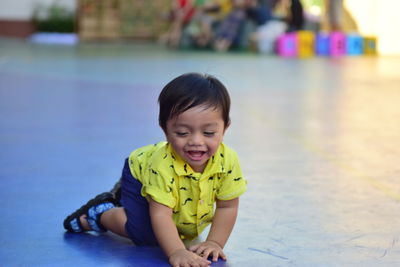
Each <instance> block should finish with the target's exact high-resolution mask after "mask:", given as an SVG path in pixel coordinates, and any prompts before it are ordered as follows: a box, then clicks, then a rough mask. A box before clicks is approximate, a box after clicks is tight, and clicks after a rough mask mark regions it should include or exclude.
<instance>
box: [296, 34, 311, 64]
mask: <svg viewBox="0 0 400 267" xmlns="http://www.w3.org/2000/svg"><path fill="white" fill-rule="evenodd" d="M297 42H298V56H299V57H300V58H307V57H312V56H314V51H315V34H314V32H312V31H298V32H297Z"/></svg>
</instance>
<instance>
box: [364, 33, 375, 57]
mask: <svg viewBox="0 0 400 267" xmlns="http://www.w3.org/2000/svg"><path fill="white" fill-rule="evenodd" d="M364 54H366V55H376V37H372V36H368V37H364Z"/></svg>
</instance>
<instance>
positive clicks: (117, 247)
mask: <svg viewBox="0 0 400 267" xmlns="http://www.w3.org/2000/svg"><path fill="white" fill-rule="evenodd" d="M189 71H196V72H203V73H204V72H206V73H210V74H214V75H216V76H217V77H219V78H220V79H221V80H222V81H223V82H224V83H225V84H226V85H227V87H228V88H229V90H230V92H231V97H232V102H233V106H232V126H231V128H230V129H229V131H228V133H227V136H226V138H225V142H226V143H228V144H229V145H230V146H232V147H233V148H235V149H236V150H237V152H238V153H239V156H240V158H241V162H242V168H243V171H244V173H245V175H246V177H247V179H248V180H249V189H248V192H247V193H246V194H245V195H244V196H243V197H242V198H241V207H240V213H239V218H238V221H237V224H236V227H235V229H234V232H233V233H232V236H231V238H230V240H229V242H228V244H227V246H226V248H225V252H226V254H227V255H228V261H227V262H223V261H219V262H218V263H214V264H213V265H212V266H229V267H231V266H234V267H242V266H246V267H247V266H356V265H357V266H399V265H400V239H399V238H400V167H399V166H400V165H399V159H400V86H399V85H400V58H398V57H397V58H396V57H345V58H342V59H329V58H313V59H309V60H285V59H281V58H277V57H273V56H259V55H255V54H249V53H245V54H240V53H229V54H215V53H209V52H193V51H192V52H189V51H186V52H177V51H167V50H165V49H164V48H160V47H157V46H155V45H145V44H86V45H80V46H78V47H63V46H40V45H30V44H26V43H23V42H20V41H16V40H8V39H0V147H1V150H0V178H1V180H0V195H1V197H2V201H1V202H0V203H2V206H3V207H4V210H3V213H2V216H1V218H0V238H1V241H2V242H1V243H0V266H168V263H167V260H166V259H165V257H164V256H163V254H162V252H161V251H160V250H159V249H158V248H151V247H150V248H149V247H142V248H141V247H135V246H134V245H133V244H132V243H130V241H128V240H126V239H123V238H119V237H117V236H115V235H113V234H102V235H95V234H78V235H76V234H68V233H65V232H64V229H63V227H62V221H63V219H64V217H65V216H66V215H68V214H69V213H70V212H71V211H73V210H75V209H76V208H78V207H79V206H80V205H81V204H83V203H84V202H86V201H87V200H88V199H89V198H90V197H92V196H94V195H95V194H97V193H99V192H102V191H106V190H108V189H110V188H111V187H112V186H113V184H114V182H115V181H116V180H117V179H118V177H119V175H120V172H121V169H122V164H123V160H124V158H125V157H126V156H127V155H128V154H129V153H130V151H131V150H133V149H135V148H136V147H138V146H142V145H145V144H150V143H154V142H157V141H159V140H161V139H162V138H163V134H162V132H161V130H160V129H159V128H158V126H157V102H156V99H157V96H158V93H159V91H160V90H161V88H162V87H163V85H165V84H166V83H167V82H168V81H170V80H171V79H172V78H174V77H175V76H178V75H180V74H182V73H184V72H189ZM205 235H206V233H205V234H203V235H202V236H201V237H200V239H204V237H205Z"/></svg>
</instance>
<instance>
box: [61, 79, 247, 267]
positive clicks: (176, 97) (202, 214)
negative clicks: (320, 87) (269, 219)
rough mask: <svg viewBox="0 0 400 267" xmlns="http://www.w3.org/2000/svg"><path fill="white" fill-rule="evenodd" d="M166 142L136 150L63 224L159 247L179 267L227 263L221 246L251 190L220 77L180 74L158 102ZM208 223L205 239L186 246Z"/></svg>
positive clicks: (77, 231)
mask: <svg viewBox="0 0 400 267" xmlns="http://www.w3.org/2000/svg"><path fill="white" fill-rule="evenodd" d="M158 102H159V107H160V112H159V125H160V127H161V128H162V130H163V131H164V133H165V137H166V142H165V141H163V142H159V143H156V144H154V145H148V146H145V147H141V148H138V149H136V150H134V151H133V152H132V153H131V154H130V156H129V157H128V158H127V159H126V160H125V165H124V168H123V171H122V177H121V179H120V182H119V183H118V184H117V185H116V187H115V188H114V189H113V190H112V191H111V192H105V193H102V194H100V195H98V196H96V197H95V198H93V199H91V200H90V201H88V202H87V203H86V204H85V205H83V206H82V207H81V208H80V209H78V210H77V211H75V212H74V213H72V214H71V215H69V216H68V217H67V218H66V219H65V220H64V227H65V229H67V230H68V231H69V232H74V233H81V232H84V231H97V232H104V231H107V230H110V231H112V232H114V233H116V234H118V235H121V236H124V237H127V238H130V239H131V240H132V241H133V242H134V243H135V244H136V245H138V246H149V245H159V246H161V248H162V249H163V251H164V252H165V255H166V256H167V257H168V260H169V263H170V264H171V265H172V266H174V267H180V266H202V267H203V266H209V265H210V264H211V262H210V261H209V260H208V259H209V258H210V259H211V260H212V261H217V260H218V258H222V259H223V260H226V256H225V254H224V252H223V248H224V246H225V244H226V242H227V240H228V238H229V235H230V233H231V231H232V229H233V226H234V224H235V220H236V217H237V213H238V206H239V196H240V195H242V194H243V193H244V192H245V191H246V180H245V179H244V178H243V175H242V172H241V169H240V165H239V161H238V157H237V154H236V153H235V152H234V151H233V150H232V149H231V148H229V147H228V146H227V145H225V144H224V143H223V142H222V141H223V137H224V134H225V131H226V130H227V129H228V127H229V125H230V118H229V110H230V98H229V94H228V92H227V90H226V88H225V86H224V85H223V84H222V83H221V82H220V81H219V80H218V79H216V78H215V77H213V76H210V75H202V74H198V73H188V74H183V75H181V76H179V77H177V78H175V79H173V80H172V81H171V82H169V83H168V84H167V85H166V86H165V87H164V88H163V90H162V91H161V93H160V96H159V98H158ZM209 224H211V228H210V231H209V233H208V236H207V239H206V240H205V241H204V242H201V243H199V244H197V245H194V246H191V247H189V248H186V247H185V245H184V243H183V242H182V240H184V239H189V240H190V239H193V238H195V237H197V236H198V235H199V234H200V233H201V232H202V231H203V230H204V228H205V227H207V225H209Z"/></svg>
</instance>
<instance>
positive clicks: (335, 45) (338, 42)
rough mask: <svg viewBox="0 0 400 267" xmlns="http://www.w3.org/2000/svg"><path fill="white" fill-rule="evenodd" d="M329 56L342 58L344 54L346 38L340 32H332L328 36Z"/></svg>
mask: <svg viewBox="0 0 400 267" xmlns="http://www.w3.org/2000/svg"><path fill="white" fill-rule="evenodd" d="M329 45H330V47H329V54H330V55H331V56H334V57H337V56H343V55H344V54H346V37H345V35H344V34H343V33H341V32H333V33H331V34H330V44H329Z"/></svg>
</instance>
